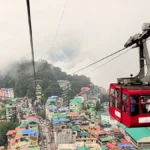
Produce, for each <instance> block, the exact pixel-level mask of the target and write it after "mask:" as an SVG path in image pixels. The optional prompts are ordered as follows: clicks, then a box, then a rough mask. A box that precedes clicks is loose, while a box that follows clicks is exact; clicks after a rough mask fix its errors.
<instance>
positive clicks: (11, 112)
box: [6, 104, 17, 120]
mask: <svg viewBox="0 0 150 150" xmlns="http://www.w3.org/2000/svg"><path fill="white" fill-rule="evenodd" d="M16 117H17V109H16V106H14V105H12V104H7V105H6V119H7V120H11V119H15V118H16Z"/></svg>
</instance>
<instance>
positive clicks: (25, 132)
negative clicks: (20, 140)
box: [22, 129, 35, 134]
mask: <svg viewBox="0 0 150 150" xmlns="http://www.w3.org/2000/svg"><path fill="white" fill-rule="evenodd" d="M34 133H35V131H34V130H33V129H24V130H22V134H34Z"/></svg>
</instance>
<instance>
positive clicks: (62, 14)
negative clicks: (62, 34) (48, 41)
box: [50, 0, 68, 54]
mask: <svg viewBox="0 0 150 150" xmlns="http://www.w3.org/2000/svg"><path fill="white" fill-rule="evenodd" d="M67 2H68V0H66V1H65V5H64V8H63V11H62V13H61V17H60V20H59V23H58V26H57V30H56V34H55V36H54V40H53V43H52V46H51V48H50V54H51V53H52V50H53V47H54V44H55V41H56V38H57V35H58V31H59V28H60V25H61V21H62V19H63V16H64V12H65V9H66V5H67Z"/></svg>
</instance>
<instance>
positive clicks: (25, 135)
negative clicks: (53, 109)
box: [6, 116, 40, 150]
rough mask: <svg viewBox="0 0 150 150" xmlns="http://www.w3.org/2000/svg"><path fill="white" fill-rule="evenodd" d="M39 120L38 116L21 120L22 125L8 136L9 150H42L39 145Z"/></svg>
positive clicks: (8, 133)
mask: <svg viewBox="0 0 150 150" xmlns="http://www.w3.org/2000/svg"><path fill="white" fill-rule="evenodd" d="M38 123H39V122H38V118H37V117H36V116H32V117H31V116H30V117H27V119H26V120H21V124H20V125H19V126H18V127H17V128H16V129H14V130H9V131H8V132H7V134H6V136H7V139H8V149H9V150H18V149H19V150H35V149H36V150H40V147H39V145H38V137H39V130H38Z"/></svg>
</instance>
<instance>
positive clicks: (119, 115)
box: [115, 110, 121, 118]
mask: <svg viewBox="0 0 150 150" xmlns="http://www.w3.org/2000/svg"><path fill="white" fill-rule="evenodd" d="M115 115H116V116H117V117H119V118H121V114H120V112H118V111H116V110H115Z"/></svg>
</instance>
